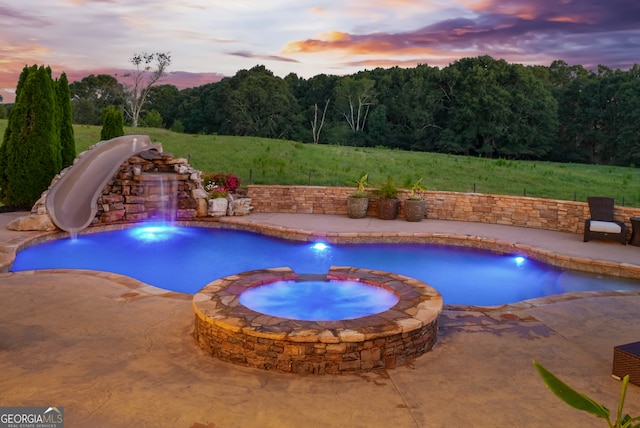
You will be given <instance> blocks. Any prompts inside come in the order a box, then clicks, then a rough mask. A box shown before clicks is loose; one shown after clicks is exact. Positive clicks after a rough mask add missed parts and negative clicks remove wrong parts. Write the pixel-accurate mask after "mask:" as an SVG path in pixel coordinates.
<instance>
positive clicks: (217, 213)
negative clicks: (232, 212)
mask: <svg viewBox="0 0 640 428" xmlns="http://www.w3.org/2000/svg"><path fill="white" fill-rule="evenodd" d="M228 206H229V201H228V200H227V198H214V199H209V212H208V213H209V215H210V216H212V217H223V216H225V215H227V207H228Z"/></svg>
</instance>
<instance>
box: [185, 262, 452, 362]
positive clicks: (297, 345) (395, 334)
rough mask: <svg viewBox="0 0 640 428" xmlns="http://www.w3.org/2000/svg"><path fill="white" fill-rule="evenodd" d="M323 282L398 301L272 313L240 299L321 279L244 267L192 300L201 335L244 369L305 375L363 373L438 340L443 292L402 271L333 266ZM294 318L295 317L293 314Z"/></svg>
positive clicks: (205, 344) (215, 352) (210, 349)
mask: <svg viewBox="0 0 640 428" xmlns="http://www.w3.org/2000/svg"><path fill="white" fill-rule="evenodd" d="M322 277H323V279H324V280H331V281H336V286H338V287H339V286H340V282H341V281H346V282H353V281H357V282H360V283H363V284H366V285H367V286H370V287H378V288H382V289H383V290H384V291H388V292H391V293H393V294H394V295H395V296H396V297H397V303H395V304H394V305H393V306H391V307H389V308H388V309H385V310H382V311H381V312H378V313H374V314H370V315H365V316H361V317H357V318H351V319H340V320H324V321H323V320H304V319H291V318H284V317H282V316H273V315H266V314H264V313H260V312H257V311H254V310H252V309H250V308H248V307H247V306H245V305H243V304H242V303H240V296H241V295H242V294H243V292H245V291H247V290H251V289H254V288H255V287H260V286H263V285H265V284H271V283H274V282H280V281H284V282H286V281H299V282H302V285H304V282H305V281H311V280H312V279H313V280H317V279H318V275H311V276H309V275H298V274H296V273H295V272H293V271H292V270H291V269H289V268H273V269H265V270H257V271H250V272H244V273H240V274H237V275H231V276H227V277H225V278H222V279H219V280H216V281H214V282H212V283H210V284H208V285H207V286H205V287H204V288H203V289H201V290H200V291H199V292H198V293H197V294H196V295H195V296H194V298H193V307H194V310H195V314H196V316H195V328H194V336H195V338H196V340H197V342H198V344H199V345H200V347H201V348H203V349H204V350H205V351H206V352H207V353H209V354H210V355H211V356H212V357H214V358H218V359H220V360H223V361H228V362H231V363H234V364H239V365H243V366H249V367H255V368H260V369H264V370H276V371H282V372H290V373H299V374H343V373H360V372H366V371H370V370H374V369H382V368H393V367H396V366H397V365H400V364H404V363H406V362H409V361H411V360H413V359H414V358H416V357H418V356H420V355H422V354H423V353H425V352H427V351H429V350H430V349H431V348H432V347H433V345H434V344H435V342H436V338H437V329H438V317H439V315H440V312H441V311H442V297H441V296H440V294H439V293H438V291H436V290H435V289H434V288H432V287H430V286H429V285H427V284H425V283H423V282H421V281H418V280H416V279H413V278H409V277H406V276H403V275H398V274H393V273H388V272H382V271H374V270H368V269H359V268H352V267H331V269H330V270H329V272H328V274H327V275H323V276H322ZM294 317H295V316H294Z"/></svg>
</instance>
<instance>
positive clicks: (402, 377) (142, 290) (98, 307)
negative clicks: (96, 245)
mask: <svg viewBox="0 0 640 428" xmlns="http://www.w3.org/2000/svg"><path fill="white" fill-rule="evenodd" d="M19 215H22V213H5V214H0V261H1V258H2V257H3V256H4V257H6V256H7V254H8V253H11V252H12V251H13V250H14V249H15V246H16V242H19V241H21V240H23V239H27V238H28V237H30V236H34V235H36V234H37V233H32V232H13V231H9V230H7V229H6V227H5V225H6V224H7V223H8V222H9V221H10V220H11V219H12V218H15V217H17V216H19ZM230 221H233V222H249V223H257V224H261V225H265V226H268V227H271V228H287V229H300V230H307V231H315V232H317V233H319V234H323V233H334V232H335V233H337V232H344V233H347V232H349V233H389V232H407V233H411V232H414V231H415V232H438V233H449V234H455V235H469V236H476V237H477V236H480V237H487V238H495V239H500V240H505V241H509V242H514V243H522V244H526V245H531V246H534V247H537V248H541V249H543V250H546V251H550V252H554V253H558V254H563V255H566V256H569V257H586V258H590V259H593V260H604V261H611V262H621V263H626V264H640V247H633V246H629V245H627V246H622V245H620V244H616V243H612V242H603V241H593V242H589V243H583V242H582V236H580V235H575V234H567V233H558V232H549V231H541V230H535V229H524V228H517V227H508V226H498V225H492V224H476V223H462V222H447V221H436V220H425V221H423V222H421V223H409V222H405V221H404V220H400V219H399V220H393V221H384V220H377V219H374V218H367V219H362V220H353V219H349V218H346V217H342V216H321V215H304V214H302V215H290V214H252V215H250V216H247V217H237V218H233V219H230ZM143 263H144V262H143V257H141V264H143ZM0 264H1V263H0ZM159 292H160V291H159V290H158V289H155V288H153V287H145V286H143V285H141V284H140V283H139V282H137V281H135V280H132V279H129V278H125V277H122V276H119V275H115V274H105V273H101V274H98V273H96V272H88V271H41V272H20V273H0V302H2V310H0V406H62V407H64V411H65V422H66V424H65V426H66V427H92V428H93V427H96V428H98V427H115V428H118V427H147V426H148V427H198V428H202V427H208V428H211V427H216V428H226V427H243V428H244V427H248V428H251V427H260V428H264V427H278V428H280V427H284V428H288V427H296V428H298V427H345V426H348V427H373V426H394V427H398V428H404V427H447V426H472V427H495V426H516V427H518V426H519V427H549V426H581V427H591V426H594V427H600V426H606V423H605V422H604V421H600V420H597V419H596V418H595V417H593V416H591V415H588V414H586V413H584V412H581V411H578V410H574V409H572V408H570V407H569V406H567V405H566V404H564V403H563V402H561V401H560V400H559V399H558V398H556V397H555V396H554V395H553V394H552V393H551V392H550V391H549V390H547V389H546V387H545V386H544V384H543V382H542V380H541V379H540V378H539V376H538V375H537V372H536V371H535V369H534V368H533V365H532V364H531V361H532V360H533V359H536V360H538V361H539V362H541V363H542V364H543V365H545V366H546V367H547V368H549V369H550V370H551V371H553V372H554V373H555V374H557V375H558V376H559V377H561V378H562V379H564V380H565V381H566V382H567V383H568V384H569V385H571V386H573V387H574V388H576V389H577V390H578V391H580V392H582V393H584V394H586V395H588V396H590V397H591V398H594V399H595V400H597V401H600V402H602V403H603V404H605V405H606V406H607V407H608V408H609V409H611V410H612V411H613V412H615V409H616V406H617V402H618V397H619V393H620V386H621V383H620V382H619V381H616V380H614V379H612V378H611V366H612V358H613V347H614V346H616V345H621V344H625V343H629V342H636V341H640V316H639V314H640V290H639V291H637V292H635V291H633V292H625V293H617V292H609V293H584V294H574V295H570V296H561V297H555V298H554V297H549V298H544V299H536V300H533V301H528V302H525V303H523V304H517V305H510V306H505V307H500V308H469V307H453V306H447V307H446V308H445V310H444V311H443V313H442V315H441V318H440V329H439V338H438V342H437V343H436V345H435V347H434V349H433V350H432V351H431V352H428V353H426V354H424V355H423V356H421V357H419V358H417V359H416V360H414V361H413V362H412V363H411V364H410V365H407V366H402V367H398V368H395V369H390V370H381V371H376V372H371V373H368V374H365V375H343V376H331V375H325V376H318V377H313V376H298V375H288V374H281V373H273V372H266V371H262V370H257V369H249V368H242V367H238V366H235V365H231V364H228V363H223V362H220V361H217V360H214V359H212V358H211V357H209V356H207V355H205V354H204V352H203V351H202V350H201V349H200V348H199V347H198V346H197V345H196V344H195V342H194V340H193V338H192V336H191V332H192V330H193V320H194V313H193V309H192V307H191V300H190V298H189V296H184V295H176V294H169V296H163V295H159ZM445 304H446V302H445ZM625 411H626V412H627V413H630V414H631V415H634V416H637V415H640V387H638V386H634V385H630V388H629V391H628V393H627V400H626V405H625Z"/></svg>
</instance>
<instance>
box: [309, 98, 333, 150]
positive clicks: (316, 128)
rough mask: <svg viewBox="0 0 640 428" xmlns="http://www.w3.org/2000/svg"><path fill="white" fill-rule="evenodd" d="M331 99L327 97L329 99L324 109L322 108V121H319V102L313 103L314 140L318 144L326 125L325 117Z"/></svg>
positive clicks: (312, 125) (312, 129)
mask: <svg viewBox="0 0 640 428" xmlns="http://www.w3.org/2000/svg"><path fill="white" fill-rule="evenodd" d="M330 100H331V99H330V98H327V101H326V102H325V103H324V110H322V118H321V119H320V123H318V104H317V103H316V104H314V105H313V109H314V110H313V120H312V121H311V132H312V133H313V142H314V143H315V144H318V143H319V142H320V132H321V131H322V127H323V126H324V118H325V116H326V115H327V107H329V101H330Z"/></svg>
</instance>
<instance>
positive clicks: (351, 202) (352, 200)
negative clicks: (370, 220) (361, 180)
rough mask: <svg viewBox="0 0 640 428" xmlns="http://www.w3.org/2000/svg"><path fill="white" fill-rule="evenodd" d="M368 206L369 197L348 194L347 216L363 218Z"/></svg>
mask: <svg viewBox="0 0 640 428" xmlns="http://www.w3.org/2000/svg"><path fill="white" fill-rule="evenodd" d="M368 208H369V198H358V197H356V196H349V197H348V198H347V215H348V216H349V218H365V217H366V216H367V209H368Z"/></svg>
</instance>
